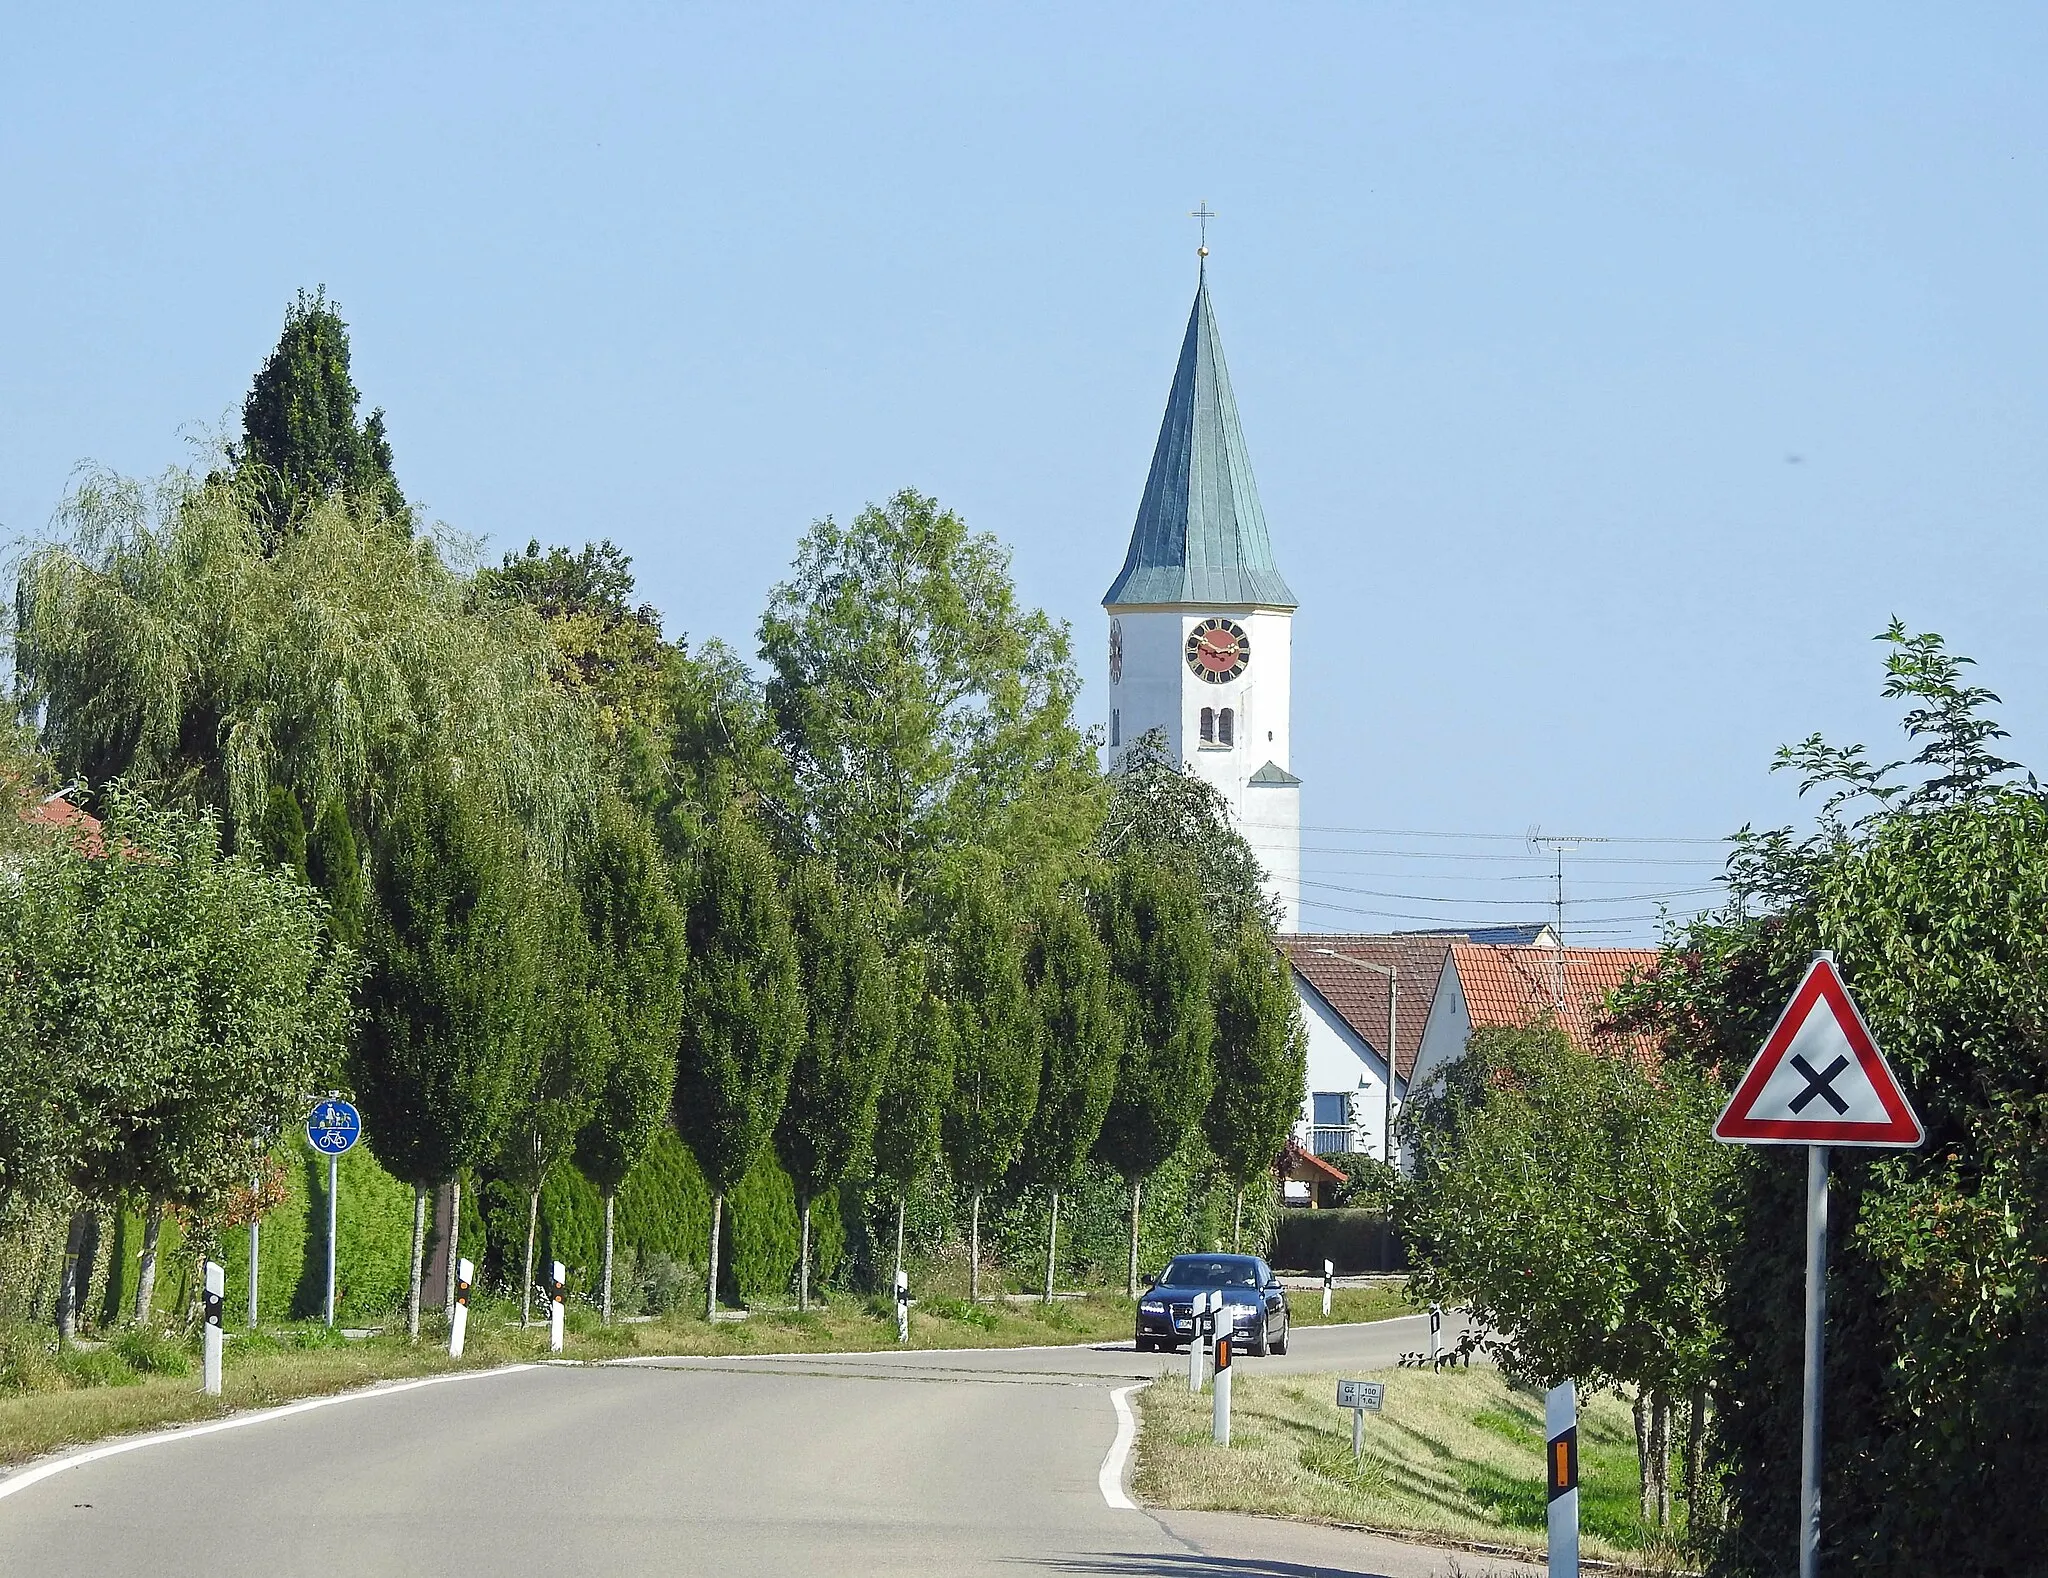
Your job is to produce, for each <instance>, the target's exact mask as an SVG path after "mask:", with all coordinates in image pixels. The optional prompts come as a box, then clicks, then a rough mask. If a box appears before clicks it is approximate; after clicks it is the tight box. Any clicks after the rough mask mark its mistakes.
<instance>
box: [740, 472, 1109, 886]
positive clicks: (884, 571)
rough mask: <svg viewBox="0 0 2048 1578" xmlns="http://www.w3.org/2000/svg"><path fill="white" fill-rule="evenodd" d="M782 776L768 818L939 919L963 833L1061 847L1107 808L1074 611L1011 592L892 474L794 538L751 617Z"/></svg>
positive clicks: (982, 543)
mask: <svg viewBox="0 0 2048 1578" xmlns="http://www.w3.org/2000/svg"><path fill="white" fill-rule="evenodd" d="M760 640H761V656H762V658H763V659H764V660H765V661H766V662H767V664H768V666H769V670H770V677H769V680H768V685H767V704H768V711H769V715H770V716H771V717H772V719H773V721H774V725H775V730H776V738H777V740H778V742H779V743H780V746H781V751H782V755H783V757H784V758H785V759H786V761H787V764H788V771H789V773H790V775H791V782H790V785H789V789H788V793H787V796H786V797H785V798H783V799H782V803H781V804H780V805H779V806H778V814H777V817H776V826H777V827H778V829H780V830H781V832H782V833H783V834H784V835H785V836H786V837H788V838H789V839H790V840H791V841H792V842H793V843H794V844H795V846H796V847H797V848H798V849H800V850H801V851H802V852H804V853H807V854H817V855H821V856H823V857H824V858H826V859H827V860H829V861H830V862H831V863H832V864H833V866H834V867H835V868H836V869H837V870H838V871H839V872H840V873H841V875H842V876H843V878H844V879H845V881H846V882H847V883H848V885H849V886H850V887H852V888H854V889H855V890H857V891H862V892H867V891H873V890H876V889H879V890H881V891H883V892H885V893H887V894H888V895H889V896H890V897H891V899H892V900H893V902H894V904H895V905H896V906H897V907H898V908H900V909H907V910H910V911H912V912H914V913H915V914H916V915H918V916H920V917H923V918H924V920H925V923H926V924H927V925H936V924H937V918H936V911H937V910H938V909H939V908H940V907H941V906H940V902H939V901H940V898H941V895H942V891H943V889H944V887H945V886H946V883H945V880H944V877H945V873H946V872H947V871H948V869H949V868H951V867H953V866H954V865H956V864H958V863H959V862H961V861H962V860H965V859H973V858H976V857H973V856H970V854H969V852H970V851H976V852H980V853H981V854H982V855H984V856H987V857H988V858H992V859H993V860H994V861H995V863H996V865H997V866H998V867H999V868H1000V869H1001V870H1002V871H1004V872H1007V873H1009V874H1011V875H1012V876H1037V877H1043V876H1045V875H1047V874H1049V873H1056V872H1057V871H1058V870H1060V869H1061V868H1063V867H1065V866H1067V865H1069V864H1071V863H1072V861H1073V860H1074V858H1075V856H1076V855H1077V854H1078V852H1079V851H1080V850H1081V849H1082V848H1083V847H1084V846H1085V845H1086V843H1087V842H1088V839H1089V837H1090V835H1091V834H1092V832H1093V831H1094V827H1095V822H1096V819H1097V818H1098V817H1099V815H1100V809H1099V804H1098V801H1097V794H1096V788H1095V785H1096V773H1095V766H1094V761H1093V754H1092V752H1091V751H1090V750H1089V748H1088V746H1087V743H1086V741H1085V740H1084V739H1083V737H1082V736H1081V734H1080V731H1079V730H1077V729H1076V728H1075V727H1074V722H1073V703H1074V697H1075V695H1076V693H1077V692H1078V690H1079V688H1080V681H1079V679H1078V677H1077V676H1076V674H1075V672H1074V667H1073V661H1072V657H1071V654H1070V650H1069V643H1068V636H1067V630H1066V627H1065V626H1064V625H1057V624H1055V623H1053V621H1052V620H1050V619H1048V618H1047V617H1046V616H1045V615H1044V614H1043V613H1042V612H1039V611H1038V610H1035V609H1032V610H1025V609H1021V608H1020V607H1019V606H1018V604H1017V598H1016V590H1015V588H1014V586H1013V585H1012V584H1011V580H1010V567H1009V555H1008V553H1007V552H1006V551H1005V550H1004V549H1003V548H1002V546H1001V545H1000V544H999V543H997V541H996V540H995V539H994V538H993V537H991V536H989V535H987V534H986V533H981V534H971V533H970V532H969V531H968V529H967V526H966V524H965V523H964V522H963V521H962V520H961V519H960V518H959V517H958V516H957V515H955V514H953V513H952V512H951V511H950V510H944V509H941V508H940V507H939V505H938V502H937V500H935V499H931V498H927V497H925V496H923V495H921V494H918V493H915V492H911V491H908V490H906V491H904V492H902V493H898V494H897V495H896V496H895V497H893V498H892V499H890V500H889V502H888V503H887V504H886V505H883V506H879V507H876V506H871V507H869V508H868V509H866V510H863V511H862V512H861V514H860V515H859V517H858V518H857V519H855V521H854V522H853V524H852V525H851V526H840V525H837V524H836V523H834V522H833V521H831V520H830V519H827V520H823V521H820V522H818V524H817V525H815V526H813V527H812V528H811V530H810V531H809V533H808V534H807V535H806V536H805V537H804V540H803V543H802V545H801V546H800V547H799V548H798V550H797V560H796V564H795V567H794V569H793V570H792V573H791V576H790V579H789V580H788V581H786V582H784V583H783V584H782V585H780V586H778V587H776V589H775V590H774V592H773V593H772V594H771V595H770V599H769V605H768V610H767V612H766V613H765V614H764V615H763V616H762V618H761V629H760Z"/></svg>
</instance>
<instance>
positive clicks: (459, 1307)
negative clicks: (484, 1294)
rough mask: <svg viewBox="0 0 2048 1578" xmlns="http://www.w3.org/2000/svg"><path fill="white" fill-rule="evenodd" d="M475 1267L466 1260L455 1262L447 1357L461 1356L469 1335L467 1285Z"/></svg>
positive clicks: (456, 1357) (472, 1277)
mask: <svg viewBox="0 0 2048 1578" xmlns="http://www.w3.org/2000/svg"><path fill="white" fill-rule="evenodd" d="M475 1276H476V1267H475V1266H474V1265H472V1264H471V1263H470V1262H469V1261H467V1260H458V1261H456V1263H455V1308H454V1309H452V1310H450V1311H449V1312H448V1357H449V1358H451V1359H459V1358H461V1357H462V1344H463V1342H464V1341H465V1340H466V1339H467V1338H468V1336H469V1285H470V1282H471V1281H472V1279H474V1278H475Z"/></svg>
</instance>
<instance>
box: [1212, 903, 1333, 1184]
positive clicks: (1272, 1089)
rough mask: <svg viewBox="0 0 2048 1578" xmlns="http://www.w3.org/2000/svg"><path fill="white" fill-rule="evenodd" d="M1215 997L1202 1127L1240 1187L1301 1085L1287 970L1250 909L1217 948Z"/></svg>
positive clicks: (1281, 1131)
mask: <svg viewBox="0 0 2048 1578" xmlns="http://www.w3.org/2000/svg"><path fill="white" fill-rule="evenodd" d="M1215 1002H1216V1088H1215V1093H1214V1094H1213V1095H1211V1096H1210V1098H1209V1106H1208V1110H1207V1111H1206V1112H1204V1113H1203V1115H1202V1128H1203V1132H1204V1133H1205V1134H1207V1136H1208V1139H1209V1148H1210V1149H1211V1150H1212V1151H1214V1152H1215V1154H1216V1159H1217V1160H1218V1161H1219V1162H1221V1163H1222V1164H1223V1170H1224V1173H1225V1174H1226V1176H1228V1177H1229V1179H1230V1181H1231V1182H1232V1183H1233V1184H1235V1185H1236V1186H1237V1187H1238V1188H1246V1187H1249V1186H1250V1185H1251V1184H1252V1183H1253V1182H1254V1181H1256V1180H1258V1179H1260V1178H1263V1177H1265V1176H1267V1175H1268V1174H1270V1173H1271V1171H1272V1169H1273V1164H1274V1161H1275V1159H1276V1158H1278V1156H1279V1155H1280V1152H1281V1151H1282V1150H1283V1149H1285V1147H1286V1145H1287V1137H1288V1135H1289V1134H1290V1133H1292V1132H1293V1128H1294V1122H1295V1120H1296V1119H1297V1118H1298V1117H1299V1116H1300V1115H1301V1106H1302V1100H1303V1097H1304V1096H1305V1095H1306V1093H1307V1087H1308V1027H1307V1026H1306V1025H1305V1024H1303V1022H1302V1017H1301V1004H1300V1002H1299V1000H1298V999H1297V998H1296V997H1295V995H1294V980H1293V974H1292V972H1291V971H1290V969H1289V968H1288V965H1287V962H1286V960H1284V959H1282V958H1281V957H1280V953H1279V950H1278V949H1276V948H1275V947H1274V946H1273V938H1272V935H1271V934H1270V933H1269V932H1268V931H1267V930H1266V928H1265V927H1264V926H1262V925H1261V924H1260V923H1259V922H1258V920H1257V919H1255V918H1253V917H1251V916H1247V917H1246V918H1245V920H1244V921H1243V923H1242V924H1241V925H1240V926H1239V927H1238V931H1237V935H1236V936H1235V937H1233V938H1232V939H1231V941H1230V945H1229V946H1228V947H1227V948H1226V949H1225V950H1224V951H1223V952H1221V953H1220V954H1219V955H1218V956H1217V959H1216V979H1215Z"/></svg>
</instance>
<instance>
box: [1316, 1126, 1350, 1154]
mask: <svg viewBox="0 0 2048 1578" xmlns="http://www.w3.org/2000/svg"><path fill="white" fill-rule="evenodd" d="M1308 1148H1309V1149H1310V1150H1311V1151H1313V1152H1315V1154H1316V1155H1318V1156H1343V1155H1346V1154H1348V1153H1349V1152H1351V1151H1355V1150H1357V1149H1358V1136H1357V1132H1356V1131H1355V1130H1354V1129H1353V1128H1352V1127H1351V1125H1350V1124H1348V1123H1344V1124H1324V1123H1316V1124H1311V1125H1310V1126H1309V1131H1308Z"/></svg>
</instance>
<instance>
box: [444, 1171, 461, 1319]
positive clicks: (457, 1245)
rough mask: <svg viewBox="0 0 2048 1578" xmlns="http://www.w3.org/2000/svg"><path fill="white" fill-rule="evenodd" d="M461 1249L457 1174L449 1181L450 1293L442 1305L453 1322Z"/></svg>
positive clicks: (459, 1190) (458, 1177)
mask: <svg viewBox="0 0 2048 1578" xmlns="http://www.w3.org/2000/svg"><path fill="white" fill-rule="evenodd" d="M461 1248H462V1174H461V1173H457V1174H456V1175H455V1176H454V1177H453V1178H451V1179H449V1180H448V1291H447V1293H446V1294H445V1295H444V1296H443V1299H442V1303H441V1308H442V1309H443V1310H445V1311H446V1312H447V1315H448V1318H449V1320H451V1321H452V1320H454V1319H455V1268H456V1267H457V1266H458V1265H459V1264H460V1262H459V1261H458V1260H456V1258H455V1256H456V1252H457V1251H458V1250H460V1249H461Z"/></svg>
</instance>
